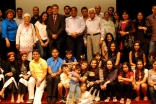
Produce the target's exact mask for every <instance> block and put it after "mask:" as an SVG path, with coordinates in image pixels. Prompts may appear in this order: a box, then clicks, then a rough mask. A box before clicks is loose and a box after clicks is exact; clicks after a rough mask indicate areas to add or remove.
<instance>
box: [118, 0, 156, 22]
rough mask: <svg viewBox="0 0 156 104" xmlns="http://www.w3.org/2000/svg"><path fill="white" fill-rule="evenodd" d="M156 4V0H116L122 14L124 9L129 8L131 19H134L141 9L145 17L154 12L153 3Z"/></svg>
mask: <svg viewBox="0 0 156 104" xmlns="http://www.w3.org/2000/svg"><path fill="white" fill-rule="evenodd" d="M154 4H156V0H116V9H117V11H119V13H120V15H121V14H122V12H123V11H124V10H128V11H129V12H130V16H131V19H134V18H136V14H137V12H138V11H139V10H141V11H143V13H144V16H145V17H147V16H148V15H150V14H152V5H154Z"/></svg>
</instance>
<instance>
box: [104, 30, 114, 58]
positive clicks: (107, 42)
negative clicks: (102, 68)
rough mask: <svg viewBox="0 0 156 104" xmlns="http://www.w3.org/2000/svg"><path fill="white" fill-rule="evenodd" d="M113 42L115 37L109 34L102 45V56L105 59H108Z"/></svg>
mask: <svg viewBox="0 0 156 104" xmlns="http://www.w3.org/2000/svg"><path fill="white" fill-rule="evenodd" d="M113 41H114V37H113V35H112V34H111V33H107V34H106V38H105V40H104V42H103V44H102V48H101V52H102V56H103V57H104V59H106V54H107V52H108V46H109V44H110V43H111V42H113Z"/></svg>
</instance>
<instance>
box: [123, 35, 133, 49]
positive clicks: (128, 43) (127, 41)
mask: <svg viewBox="0 0 156 104" xmlns="http://www.w3.org/2000/svg"><path fill="white" fill-rule="evenodd" d="M133 45H134V36H133V35H132V34H129V35H127V36H126V39H125V41H124V49H127V50H131V49H133Z"/></svg>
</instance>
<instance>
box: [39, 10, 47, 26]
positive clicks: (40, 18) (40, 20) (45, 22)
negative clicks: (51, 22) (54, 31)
mask: <svg viewBox="0 0 156 104" xmlns="http://www.w3.org/2000/svg"><path fill="white" fill-rule="evenodd" d="M44 14H47V20H45V21H44V24H45V25H46V24H47V21H48V13H47V12H45V11H44V12H42V14H41V15H40V16H39V22H40V23H42V17H43V15H44Z"/></svg>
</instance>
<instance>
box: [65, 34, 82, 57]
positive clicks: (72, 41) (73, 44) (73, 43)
mask: <svg viewBox="0 0 156 104" xmlns="http://www.w3.org/2000/svg"><path fill="white" fill-rule="evenodd" d="M66 44H67V49H69V50H72V51H73V56H75V57H76V59H77V60H79V57H80V55H82V53H83V44H84V42H83V35H80V36H78V37H77V38H73V37H71V36H67V38H66Z"/></svg>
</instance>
